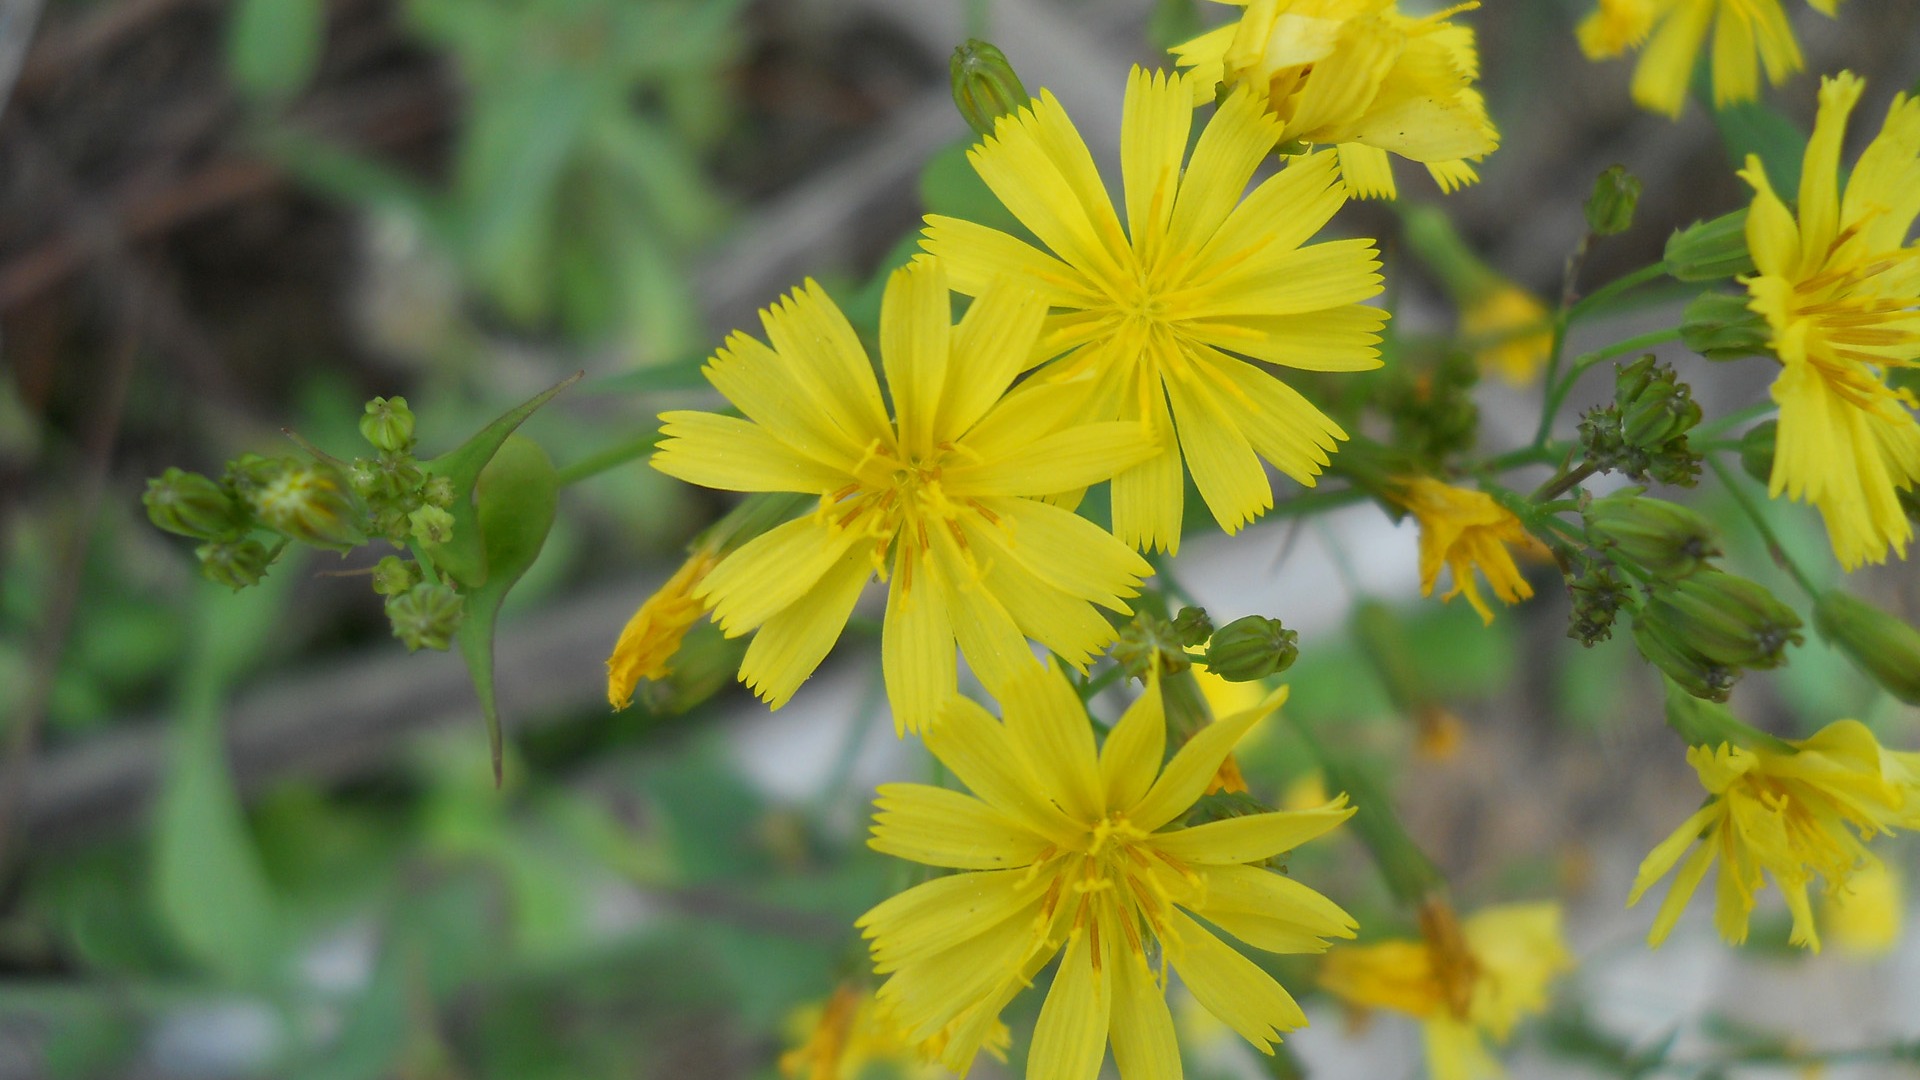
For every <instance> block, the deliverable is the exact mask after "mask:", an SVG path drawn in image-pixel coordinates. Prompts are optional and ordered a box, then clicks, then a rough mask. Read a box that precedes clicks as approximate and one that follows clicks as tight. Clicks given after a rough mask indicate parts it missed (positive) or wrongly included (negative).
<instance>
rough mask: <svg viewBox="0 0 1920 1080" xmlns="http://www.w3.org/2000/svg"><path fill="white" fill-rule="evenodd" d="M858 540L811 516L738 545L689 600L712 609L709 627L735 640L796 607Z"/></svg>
mask: <svg viewBox="0 0 1920 1080" xmlns="http://www.w3.org/2000/svg"><path fill="white" fill-rule="evenodd" d="M860 539H861V537H859V536H856V535H854V534H851V533H846V532H840V533H836V532H834V531H833V530H831V529H829V528H828V527H827V526H826V525H825V524H823V523H822V522H820V521H819V520H818V519H816V518H813V517H810V516H809V517H802V518H796V519H794V520H793V521H789V522H785V523H783V524H780V525H776V526H774V527H773V528H771V529H768V530H767V531H766V532H764V533H761V534H760V535H759V536H756V537H754V538H753V539H752V540H749V541H747V542H746V543H745V544H742V545H741V546H740V547H739V548H738V549H737V550H735V551H734V552H733V554H731V555H728V556H727V557H726V558H724V559H722V560H721V561H720V565H719V566H716V567H714V568H713V570H712V571H711V572H709V573H708V574H707V576H706V579H705V580H704V581H702V582H701V583H700V584H699V585H698V586H696V587H695V589H694V593H693V595H694V596H696V597H698V598H700V599H702V600H704V601H706V602H707V604H708V606H710V607H711V608H713V617H714V621H715V622H717V623H719V624H720V629H721V630H723V631H725V632H726V634H727V636H728V637H739V636H740V635H741V634H744V633H746V632H747V631H749V630H751V629H753V628H754V627H756V626H759V625H761V624H762V623H765V622H766V621H767V620H768V619H771V618H773V617H774V616H775V615H776V614H778V613H780V612H782V611H785V610H786V609H787V608H789V607H791V606H793V605H794V604H795V603H797V602H798V601H799V600H800V598H801V597H802V596H803V595H805V594H806V592H807V591H808V590H809V589H811V588H813V587H814V586H815V585H816V584H818V583H819V582H820V580H821V579H822V578H824V577H826V576H827V575H828V574H829V573H830V572H831V571H832V570H833V568H834V567H835V566H837V565H839V564H840V563H842V562H843V561H845V559H846V558H847V553H848V551H849V550H851V549H852V548H853V546H854V544H855V542H856V541H857V540H860ZM838 632H839V631H838V629H837V628H836V630H835V633H836V634H837V633H838Z"/></svg>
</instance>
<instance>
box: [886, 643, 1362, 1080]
mask: <svg viewBox="0 0 1920 1080" xmlns="http://www.w3.org/2000/svg"><path fill="white" fill-rule="evenodd" d="M1284 698H1285V692H1284V691H1280V692H1277V693H1274V694H1272V695H1270V696H1268V697H1267V698H1266V700H1265V701H1263V702H1262V703H1261V704H1260V706H1259V707H1257V708H1254V709H1251V710H1249V711H1247V712H1243V713H1240V714H1238V715H1236V716H1231V717H1227V718H1225V719H1222V720H1219V721H1216V722H1215V723H1212V724H1209V725H1207V726H1205V727H1203V728H1201V729H1200V731H1199V732H1198V733H1197V734H1195V735H1194V736H1193V738H1191V739H1189V740H1188V741H1187V743H1186V745H1184V746H1182V747H1181V748H1180V749H1179V751H1178V752H1176V753H1175V754H1174V755H1173V757H1172V759H1171V760H1168V761H1166V764H1165V768H1164V769H1163V768H1162V767H1161V763H1162V761H1163V759H1164V757H1165V749H1166V737H1167V736H1166V721H1165V714H1164V710H1163V706H1162V702H1161V698H1160V691H1159V681H1158V678H1157V677H1154V678H1152V679H1150V681H1149V684H1148V689H1147V693H1146V694H1145V695H1144V696H1142V697H1141V698H1140V700H1138V701H1136V702H1135V703H1134V704H1133V706H1132V707H1131V708H1129V709H1128V710H1127V712H1126V714H1125V715H1124V716H1122V717H1121V718H1120V721H1119V723H1117V724H1116V725H1115V726H1114V728H1113V730H1112V731H1111V732H1110V733H1109V734H1108V735H1107V737H1106V744H1105V745H1104V746H1103V747H1101V748H1100V749H1099V750H1098V751H1097V752H1096V750H1095V748H1094V739H1093V732H1092V729H1091V727H1090V725H1089V724H1088V721H1087V713H1086V708H1085V706H1083V705H1082V704H1081V702H1080V699H1079V697H1078V696H1077V695H1076V694H1075V693H1074V690H1073V686H1072V684H1070V683H1069V682H1068V681H1067V679H1066V677H1065V676H1064V675H1062V674H1061V672H1060V670H1059V669H1058V668H1057V667H1054V668H1052V669H1051V670H1034V671H1032V672H1030V673H1026V674H1022V675H1021V676H1020V677H1019V678H1017V679H1016V680H1015V681H1014V683H1013V685H1012V686H1010V687H1009V688H1008V690H1007V693H1006V694H1005V695H1004V696H1003V697H1002V698H1001V700H1002V702H1003V703H1004V705H1005V712H1006V722H1005V723H1004V724H1003V723H1001V722H999V721H996V720H994V718H993V717H992V716H990V715H988V714H987V712H986V711H985V710H984V709H982V708H980V707H979V706H978V705H975V704H974V703H972V702H971V701H968V700H966V699H964V698H956V699H954V700H953V701H952V702H951V703H950V704H949V705H948V706H947V708H946V710H945V711H943V712H942V713H941V716H940V720H939V722H938V723H936V724H934V725H933V727H932V728H931V729H929V731H928V732H927V747H928V749H930V750H932V751H933V754H934V756H935V757H937V758H939V759H940V761H941V762H942V763H944V764H945V765H946V766H947V767H948V768H949V769H951V770H952V771H953V773H954V775H956V776H958V777H959V778H960V779H961V780H962V781H963V782H964V783H965V784H966V785H967V786H968V787H969V788H971V789H972V791H973V794H972V795H967V794H962V793H960V792H956V791H950V790H947V789H944V788H934V787H927V786H925V785H922V784H890V785H886V786H884V787H882V788H881V789H880V792H879V795H880V797H879V799H878V801H877V803H876V805H877V807H878V808H879V812H878V814H877V815H876V816H875V819H874V829H873V839H872V846H873V847H874V848H876V849H877V850H879V851H883V852H886V853H888V854H891V855H897V856H899V857H901V858H906V859H912V860H914V861H915V862H921V863H926V864H928V865H932V866H942V867H951V868H954V869H956V870H960V871H962V872H961V873H957V874H952V875H949V876H946V877H939V878H935V879H934V880H932V881H929V882H927V883H925V884H922V885H917V886H915V887H913V888H912V889H909V890H907V891H906V892H904V893H901V894H900V895H898V896H896V897H894V898H892V899H890V900H888V901H886V902H884V903H882V904H881V905H880V906H878V907H876V908H874V909H873V910H872V911H869V912H867V913H866V914H865V915H864V916H862V917H861V918H860V921H859V925H860V927H861V928H862V930H863V932H864V933H865V934H866V936H867V937H868V938H870V939H871V941H872V950H873V960H874V968H875V970H877V971H879V972H881V973H882V974H886V975H888V976H889V977H888V979H887V981H886V983H885V984H883V985H882V986H881V988H880V990H879V997H880V1000H881V1001H882V1002H884V1003H886V1004H887V1005H888V1006H889V1007H890V1008H891V1009H892V1010H893V1013H894V1015H895V1017H897V1018H898V1020H899V1021H900V1023H901V1025H902V1026H903V1027H905V1028H906V1029H907V1032H908V1035H909V1037H911V1038H921V1037H925V1036H927V1035H930V1034H932V1033H933V1032H936V1031H940V1030H943V1029H948V1028H949V1027H951V1030H952V1032H953V1034H952V1037H951V1039H950V1041H949V1042H948V1044H947V1050H946V1054H945V1055H944V1056H943V1058H942V1060H943V1061H944V1062H945V1064H946V1065H947V1067H948V1068H950V1069H953V1070H955V1071H962V1070H964V1069H966V1067H967V1066H968V1064H969V1063H970V1062H971V1061H972V1060H973V1057H974V1054H975V1051H976V1050H977V1048H978V1047H979V1045H980V1039H981V1036H982V1034H983V1033H984V1032H985V1031H987V1030H988V1029H989V1027H990V1025H991V1024H992V1023H993V1022H994V1020H995V1018H996V1017H998V1016H999V1014H1000V1011H1001V1009H1003V1008H1004V1007H1005V1006H1006V1005H1007V1003H1008V1002H1009V1001H1011V1000H1012V999H1013V997H1014V995H1016V994H1018V993H1019V992H1020V990H1021V989H1022V988H1023V987H1025V986H1026V985H1027V984H1028V983H1029V982H1030V981H1031V980H1032V979H1033V978H1034V976H1035V975H1036V974H1037V973H1038V972H1039V971H1040V969H1041V968H1043V967H1045V966H1046V964H1047V963H1048V961H1049V960H1051V959H1052V958H1053V957H1054V955H1055V954H1057V953H1060V952H1062V950H1064V953H1065V955H1064V956H1063V957H1062V959H1061V961H1060V968H1059V971H1058V973H1057V974H1056V975H1055V976H1054V979H1053V985H1052V988H1051V989H1050V990H1049V992H1048V994H1047V1000H1046V1003H1045V1004H1044V1005H1043V1006H1042V1007H1041V1009H1040V1020H1039V1023H1038V1025H1037V1026H1036V1027H1035V1029H1034V1034H1033V1043H1032V1047H1031V1049H1030V1051H1029V1053H1028V1056H1027V1076H1028V1077H1029V1078H1031V1080H1093V1077H1094V1076H1095V1075H1096V1074H1097V1073H1098V1072H1099V1070H1100V1063H1101V1060H1102V1059H1103V1058H1104V1056H1105V1052H1106V1046H1107V1042H1108V1040H1109V1038H1111V1040H1112V1043H1113V1056H1114V1061H1115V1063H1116V1064H1117V1065H1118V1067H1119V1070H1120V1075H1121V1076H1122V1077H1125V1078H1127V1080H1160V1078H1163V1077H1177V1076H1179V1075H1180V1057H1179V1049H1178V1047H1177V1046H1176V1044H1175V1038H1174V1028H1173V1019H1172V1016H1171V1014H1170V1013H1169V1011H1168V1009H1167V1003H1166V997H1165V987H1164V977H1163V975H1156V973H1155V971H1154V967H1153V964H1152V961H1151V959H1150V957H1151V956H1152V954H1153V953H1155V952H1156V951H1157V952H1158V954H1159V957H1160V959H1161V961H1162V963H1163V964H1170V965H1171V966H1172V967H1173V969H1174V970H1175V971H1176V972H1178V973H1179V975H1180V978H1181V980H1182V981H1183V982H1184V983H1185V984H1186V986H1187V988H1188V989H1189V990H1190V991H1192V993H1193V995H1194V997H1195V998H1197V999H1199V1001H1200V1003H1201V1004H1202V1005H1204V1006H1205V1007H1206V1008H1207V1009H1208V1010H1209V1011H1210V1012H1212V1013H1214V1014H1215V1015H1216V1016H1218V1017H1220V1019H1222V1020H1223V1021H1225V1022H1226V1023H1227V1025H1228V1026H1230V1027H1232V1028H1233V1029H1234V1030H1235V1031H1237V1032H1239V1033H1240V1034H1241V1035H1242V1036H1243V1037H1245V1038H1246V1039H1248V1040H1249V1041H1251V1042H1252V1043H1253V1044H1254V1045H1255V1046H1257V1047H1259V1048H1260V1049H1261V1050H1263V1051H1268V1052H1271V1048H1272V1043H1273V1042H1274V1041H1275V1040H1277V1039H1278V1038H1279V1033H1280V1032H1282V1031H1288V1030H1291V1029H1293V1028H1297V1027H1300V1026H1302V1025H1304V1024H1305V1023H1306V1017H1305V1015H1303V1014H1302V1013H1301V1011H1300V1007H1299V1006H1298V1005H1296V1004H1295V1003H1294V1000H1293V998H1292V997H1291V996H1290V995H1288V993H1287V992H1286V990H1284V989H1282V988H1281V986H1280V984H1279V983H1277V982H1275V981H1274V980H1273V977H1272V976H1270V975H1268V974H1267V973H1266V972H1265V971H1263V970H1261V969H1260V968H1259V967H1258V966H1256V965H1255V964H1254V963H1253V962H1252V961H1250V960H1248V959H1247V958H1246V957H1244V956H1242V955H1241V954H1240V953H1239V952H1237V951H1236V950H1235V949H1233V948H1232V947H1231V946H1229V945H1227V944H1226V943H1225V942H1223V941H1222V940H1221V939H1220V938H1219V937H1217V936H1215V934H1214V932H1213V931H1212V930H1210V929H1208V928H1207V927H1205V926H1203V925H1201V924H1200V923H1199V922H1196V921H1195V919H1194V917H1193V916H1196V915H1197V916H1199V917H1200V918H1203V919H1205V920H1207V922H1209V923H1211V924H1212V925H1213V926H1215V927H1218V928H1219V929H1221V930H1224V931H1226V932H1227V933H1229V934H1232V935H1233V936H1234V937H1236V938H1239V939H1240V940H1241V941H1243V942H1245V943H1247V944H1248V945H1251V946H1253V947H1255V948H1260V949H1266V950H1269V951H1272V952H1286V953H1293V952H1320V951H1322V950H1323V949H1325V947H1326V939H1327V938H1333V937H1351V936H1353V931H1354V924H1353V920H1352V919H1351V918H1349V917H1348V916H1347V914H1346V912H1344V911H1342V910H1340V908H1339V907H1338V906H1337V905H1335V904H1334V903H1333V902H1332V901H1330V900H1328V899H1327V898H1326V897H1324V896H1321V895H1320V894H1319V893H1317V892H1314V891H1313V890H1312V889H1309V888H1307V887H1306V886H1305V885H1302V884H1300V883H1299V882H1297V881H1295V880H1293V879H1292V878H1289V877H1287V876H1286V875H1284V874H1280V873H1276V872H1274V871H1272V870H1268V869H1265V868H1264V867H1262V866H1260V865H1259V864H1260V863H1262V862H1264V861H1265V860H1267V859H1269V858H1271V857H1273V856H1275V855H1278V854H1280V853H1281V852H1284V851H1288V850H1291V849H1293V848H1295V847H1297V846H1299V845H1300V844H1303V843H1306V842H1307V841H1309V840H1311V839H1313V838H1314V837H1316V836H1319V835H1321V834H1322V833H1325V832H1326V831H1328V830H1329V829H1332V828H1333V827H1335V826H1336V825H1338V824H1340V823H1341V822H1342V821H1345V820H1346V819H1347V818H1348V817H1349V816H1350V815H1351V814H1352V813H1353V811H1352V809H1351V808H1350V807H1348V806H1347V805H1346V800H1345V798H1344V797H1342V798H1340V799H1336V800H1334V801H1332V802H1329V803H1327V804H1326V805H1324V806H1322V807H1319V808H1317V809H1314V810H1309V811H1304V812H1286V811H1275V812H1270V813H1263V814H1252V815H1249V816H1246V817H1235V818H1227V819H1224V820H1220V821H1213V822H1209V823H1207V824H1204V825H1196V826H1193V827H1191V828H1178V827H1172V828H1170V827H1169V826H1174V825H1175V824H1176V823H1177V822H1178V821H1179V820H1180V819H1181V818H1182V817H1183V816H1184V815H1185V814H1186V813H1187V811H1188V810H1189V808H1191V807H1192V805H1193V803H1194V801H1195V800H1196V799H1198V798H1199V797H1200V795H1201V792H1202V791H1204V790H1205V789H1206V786H1207V783H1208V781H1209V780H1211V779H1212V778H1213V776H1214V775H1215V772H1216V770H1217V769H1218V768H1219V765H1220V762H1221V760H1222V759H1223V758H1225V757H1226V755H1227V752H1228V751H1229V750H1231V749H1232V747H1233V744H1234V742H1235V741H1236V740H1237V739H1238V738H1239V737H1240V736H1241V735H1242V734H1244V733H1245V732H1246V730H1247V729H1248V728H1249V727H1251V726H1252V725H1253V723H1254V721H1256V720H1258V719H1260V718H1261V717H1262V716H1264V715H1266V714H1267V713H1268V712H1271V711H1272V710H1273V709H1275V708H1277V707H1278V706H1279V705H1280V703H1281V701H1282V700H1283V699H1284Z"/></svg>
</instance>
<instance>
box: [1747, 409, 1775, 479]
mask: <svg viewBox="0 0 1920 1080" xmlns="http://www.w3.org/2000/svg"><path fill="white" fill-rule="evenodd" d="M1779 435H1780V423H1779V421H1777V420H1767V421H1764V422H1762V423H1758V424H1755V425H1753V426H1752V427H1750V428H1748V429H1747V433H1746V434H1745V435H1742V436H1741V437H1740V467H1741V468H1743V469H1745V470H1747V475H1748V476H1751V477H1753V478H1754V479H1755V480H1758V481H1760V482H1761V483H1763V484H1766V483H1771V482H1772V480H1773V447H1774V442H1775V440H1776V439H1778V438H1779Z"/></svg>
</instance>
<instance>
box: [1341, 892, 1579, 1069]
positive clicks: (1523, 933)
mask: <svg viewBox="0 0 1920 1080" xmlns="http://www.w3.org/2000/svg"><path fill="white" fill-rule="evenodd" d="M1438 911H1439V912H1440V916H1439V917H1438V918H1431V917H1427V916H1431V915H1432V914H1433V913H1434V912H1435V906H1432V905H1430V906H1429V909H1428V910H1427V911H1426V912H1423V920H1422V921H1423V924H1424V926H1425V928H1426V929H1427V930H1428V933H1427V934H1426V936H1425V940H1422V941H1405V940H1400V941H1382V942H1378V943H1375V944H1369V945H1343V946H1341V947H1339V948H1337V949H1335V950H1333V951H1332V952H1331V953H1329V954H1327V959H1326V961H1325V962H1324V963H1323V964H1322V965H1321V968H1320V986H1321V989H1323V990H1326V991H1327V992H1328V993H1330V994H1332V995H1334V996H1335V997H1338V998H1340V999H1342V1000H1344V1001H1346V1002H1348V1003H1349V1004H1352V1005H1356V1006H1360V1007H1363V1008H1382V1009H1392V1010H1394V1011H1395V1012H1402V1013H1406V1014H1407V1015H1409V1016H1412V1017H1414V1018H1416V1019H1418V1020H1419V1021H1420V1026H1421V1029H1422V1032H1423V1034H1424V1035H1425V1037H1426V1044H1427V1071H1428V1075H1430V1076H1431V1077H1433V1080H1481V1078H1485V1077H1496V1076H1499V1075H1500V1073H1501V1070H1500V1065H1499V1062H1497V1061H1495V1060H1494V1057H1493V1055H1492V1054H1491V1053H1490V1052H1489V1051H1488V1050H1487V1045H1486V1040H1487V1039H1489V1038H1490V1039H1492V1040H1493V1041H1494V1042H1496V1043H1504V1042H1506V1041H1507V1038H1508V1037H1509V1036H1510V1035H1512V1034H1513V1029H1514V1026H1515V1025H1516V1024H1518V1023H1519V1022H1520V1021H1521V1020H1522V1019H1523V1018H1525V1017H1526V1016H1528V1015H1531V1014H1535V1013H1540V1012H1545V1011H1546V1008H1547V987H1548V986H1549V985H1550V984H1551V983H1552V982H1553V980H1554V978H1555V977H1556V976H1558V975H1560V974H1561V973H1562V972H1565V971H1567V970H1569V969H1571V968H1572V967H1573V954H1572V953H1571V952H1569V951H1568V950H1567V943H1566V938H1565V937H1564V936H1563V935H1562V934H1561V932H1560V905H1558V904H1511V905H1507V906H1503V907H1491V908H1487V909H1485V910H1483V911H1480V912H1477V913H1475V914H1474V915H1473V916H1472V917H1470V918H1468V919H1467V920H1466V921H1465V922H1464V923H1460V924H1457V925H1456V924H1454V923H1453V916H1452V912H1451V911H1448V910H1446V909H1445V908H1444V907H1440V908H1438ZM1436 931H1437V932H1436Z"/></svg>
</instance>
